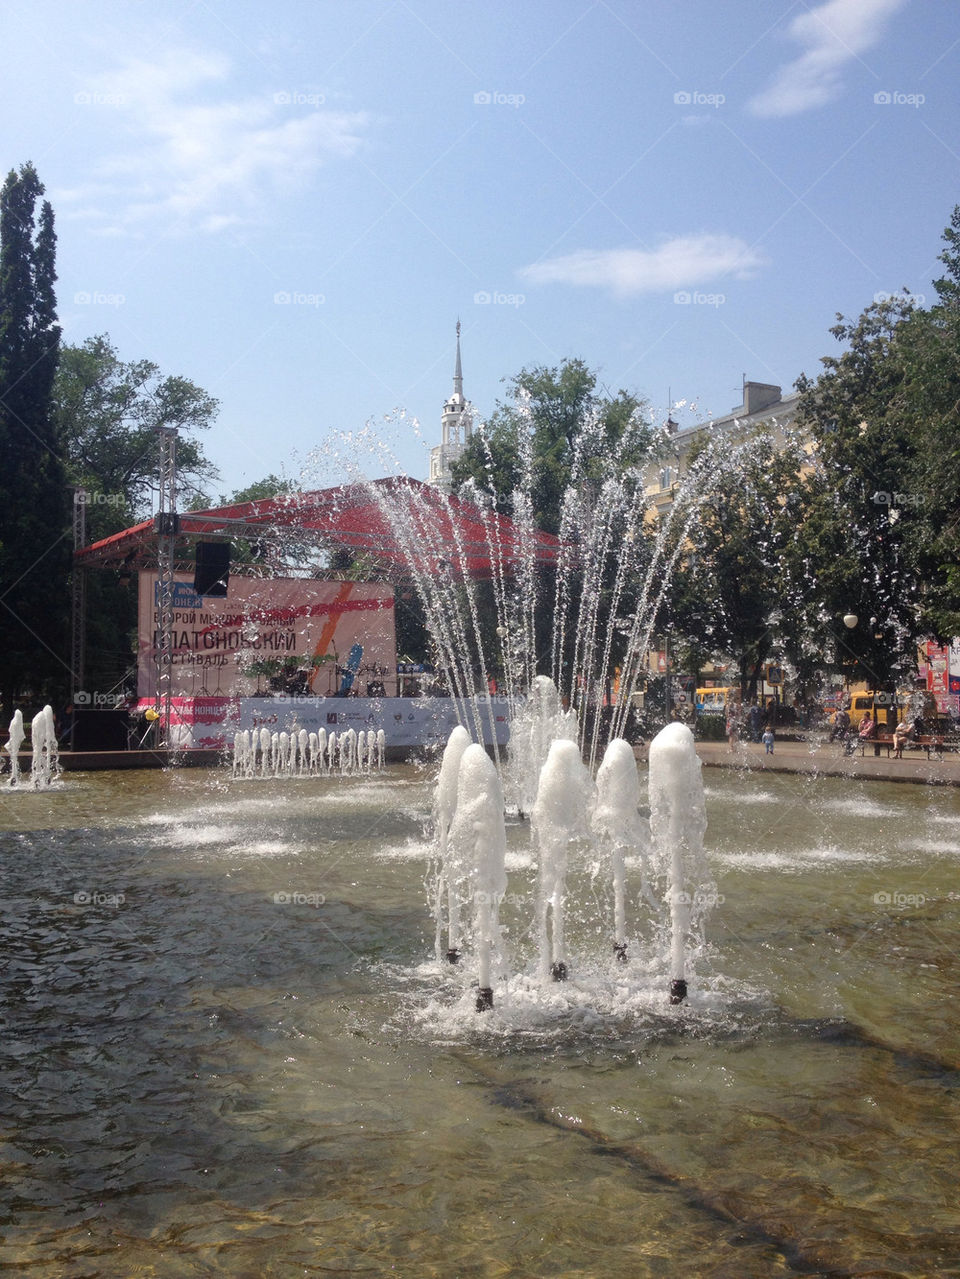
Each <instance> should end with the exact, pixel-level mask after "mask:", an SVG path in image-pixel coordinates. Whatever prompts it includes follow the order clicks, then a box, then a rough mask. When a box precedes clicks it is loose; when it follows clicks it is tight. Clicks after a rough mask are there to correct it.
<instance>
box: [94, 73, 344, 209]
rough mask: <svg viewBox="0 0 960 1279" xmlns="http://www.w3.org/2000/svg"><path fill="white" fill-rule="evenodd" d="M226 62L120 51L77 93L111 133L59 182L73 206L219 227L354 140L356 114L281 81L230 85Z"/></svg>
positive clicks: (258, 206)
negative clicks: (82, 179) (274, 85)
mask: <svg viewBox="0 0 960 1279" xmlns="http://www.w3.org/2000/svg"><path fill="white" fill-rule="evenodd" d="M229 74H230V67H229V64H228V63H227V62H226V60H224V59H223V58H220V57H210V56H206V55H203V54H196V53H191V52H183V51H181V52H178V53H175V54H173V53H171V54H168V55H167V56H165V57H164V58H162V59H160V60H157V61H155V62H147V61H143V60H131V61H129V62H127V63H126V64H125V65H124V66H123V67H122V68H120V69H119V70H117V71H115V72H113V73H111V74H109V75H104V76H101V77H99V78H98V79H97V80H96V81H95V82H94V83H93V84H92V85H91V86H90V89H89V91H86V92H85V93H84V94H83V95H78V100H79V99H83V100H89V101H90V102H91V103H92V104H93V106H94V107H96V106H97V105H98V104H101V103H102V104H107V105H108V107H109V108H110V109H109V110H107V111H105V112H104V111H101V113H100V116H99V119H100V120H101V121H103V122H104V123H107V124H110V125H112V126H114V137H116V132H117V131H119V133H120V136H119V137H116V145H115V147H114V148H113V150H112V151H110V152H108V154H106V155H105V156H104V158H102V159H101V160H100V161H99V163H97V164H95V165H94V166H93V169H92V181H91V182H90V183H89V184H87V185H86V186H85V187H84V188H82V189H81V190H79V191H73V192H71V193H70V194H71V196H73V197H74V198H75V199H76V200H77V201H78V202H79V204H80V205H81V206H84V207H81V208H79V209H78V210H77V213H78V215H80V216H89V217H92V218H93V219H95V220H96V221H99V222H100V224H101V226H102V229H103V230H104V231H113V232H115V231H116V230H117V229H118V228H122V229H125V230H128V231H136V230H138V229H146V227H147V226H149V225H152V224H154V223H156V222H157V221H158V220H165V221H166V222H167V223H168V224H169V225H170V229H171V230H173V229H176V228H178V227H179V228H181V229H187V230H197V229H199V230H205V231H218V230H221V229H223V228H224V227H227V226H230V225H233V224H236V223H241V222H247V221H251V220H257V219H259V218H260V217H261V216H262V215H263V212H264V210H265V208H266V206H267V203H268V201H269V199H270V197H272V196H274V195H276V194H277V193H278V192H282V191H284V190H290V189H293V188H296V187H298V186H300V185H301V184H302V183H303V182H305V181H306V180H307V179H308V178H309V177H310V176H311V175H312V174H313V172H314V171H315V170H316V169H317V168H318V167H319V166H320V165H321V164H322V163H324V161H326V160H328V159H329V158H331V157H334V156H340V157H348V156H350V155H353V154H354V153H355V152H356V151H357V149H358V148H359V146H360V145H361V140H362V137H361V135H362V132H363V129H364V127H365V125H366V124H367V117H366V115H365V114H363V113H361V112H343V111H331V110H327V109H326V108H325V107H324V106H323V105H322V102H323V99H322V96H321V95H310V101H311V103H315V104H317V105H311V106H308V107H306V108H304V107H303V106H300V105H297V104H296V103H295V104H294V105H291V102H290V99H291V95H290V94H289V93H285V92H277V93H273V92H265V93H263V94H262V95H261V96H249V95H248V96H245V97H243V98H237V97H233V96H231V95H230V94H229V91H228V86H227V81H228V78H229ZM78 109H79V110H83V109H86V108H85V107H84V106H83V105H81V106H79V107H78ZM107 210H109V212H108V211H107Z"/></svg>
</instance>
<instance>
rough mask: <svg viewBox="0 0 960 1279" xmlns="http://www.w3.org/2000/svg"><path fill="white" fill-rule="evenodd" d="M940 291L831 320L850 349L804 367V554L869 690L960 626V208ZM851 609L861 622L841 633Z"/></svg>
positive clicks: (888, 682) (903, 671)
mask: <svg viewBox="0 0 960 1279" xmlns="http://www.w3.org/2000/svg"><path fill="white" fill-rule="evenodd" d="M943 238H944V241H945V243H946V248H945V249H944V251H943V252H942V253H941V255H940V260H941V262H943V264H944V266H945V268H946V270H945V273H944V275H943V276H941V278H940V279H938V280H936V281H935V282H934V287H935V289H936V293H937V298H938V301H937V303H936V304H935V305H933V306H931V307H929V308H922V307H918V306H916V305H915V304H914V302H913V299H912V298H911V297H910V295H909V294H904V295H903V296H900V297H895V298H892V299H888V300H886V301H882V302H878V303H875V304H873V305H872V306H869V307H867V308H866V310H865V311H864V312H863V314H862V315H861V316H860V318H859V319H858V320H857V321H856V322H855V323H850V322H846V321H845V320H844V319H843V317H842V316H838V323H837V325H836V326H835V327H834V329H833V330H832V332H833V334H834V336H835V337H836V338H837V339H838V340H839V341H841V342H843V343H844V344H845V346H846V350H845V351H844V352H843V354H842V355H840V356H838V357H833V356H831V357H828V358H826V359H824V360H823V365H824V372H823V373H822V374H821V375H820V377H819V378H817V379H816V381H813V380H811V379H808V378H801V379H800V380H799V381H798V383H797V388H798V390H799V391H800V392H801V400H800V422H801V424H802V425H804V426H806V427H807V429H808V430H810V432H811V434H812V435H813V438H814V439H815V441H816V444H817V457H818V469H817V473H816V476H815V478H814V480H813V481H812V490H813V494H814V497H815V502H814V507H813V512H812V515H811V518H810V520H809V521H808V537H807V543H808V553H809V555H810V558H811V560H812V561H813V562H814V563H815V564H816V566H817V574H816V577H817V592H818V596H819V599H820V601H821V604H822V608H823V613H824V616H825V618H826V619H828V624H829V625H830V626H831V627H832V628H833V629H834V630H839V631H840V639H841V646H842V647H843V648H844V649H846V650H847V652H848V656H849V657H850V659H851V660H852V659H853V658H856V660H857V662H858V663H859V668H860V673H862V675H863V677H864V678H865V679H866V680H867V682H868V683H870V684H872V685H873V686H874V687H878V688H886V687H890V686H892V685H893V684H895V683H897V682H898V681H902V679H903V677H904V676H905V675H907V674H908V673H909V671H910V669H911V667H912V666H913V664H914V660H915V659H914V654H915V648H916V641H917V640H918V639H919V638H921V637H922V636H924V635H931V634H932V635H936V636H937V637H939V638H941V639H946V638H948V637H949V636H951V635H954V634H957V633H958V631H960V569H958V562H960V434H958V427H960V206H958V207H957V208H955V209H954V211H953V215H952V218H951V222H950V225H949V226H948V227H947V228H946V230H945V231H944V236H943ZM844 613H853V614H856V616H857V617H858V618H859V619H860V621H859V623H858V625H857V627H856V628H854V630H853V632H852V633H850V634H847V635H844V634H843V633H842V627H840V628H838V627H837V621H838V619H839V618H840V617H842V615H843V614H844Z"/></svg>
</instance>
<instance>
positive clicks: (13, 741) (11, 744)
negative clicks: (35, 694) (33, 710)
mask: <svg viewBox="0 0 960 1279" xmlns="http://www.w3.org/2000/svg"><path fill="white" fill-rule="evenodd" d="M25 737H26V730H25V729H24V727H23V711H21V710H16V711H14V712H13V719H12V720H11V721H10V731H9V733H8V736H7V744H6V746H5V747H4V750H5V751H7V753H8V754H9V756H10V780H9V782H8V783H7V785H8V786H19V784H20V747H21V746H22V745H23V739H24V738H25Z"/></svg>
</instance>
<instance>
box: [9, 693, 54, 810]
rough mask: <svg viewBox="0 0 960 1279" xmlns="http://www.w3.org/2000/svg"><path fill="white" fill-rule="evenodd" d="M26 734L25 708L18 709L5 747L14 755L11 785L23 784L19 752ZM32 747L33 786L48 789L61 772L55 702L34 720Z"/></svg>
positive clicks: (31, 771)
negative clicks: (23, 710) (23, 709)
mask: <svg viewBox="0 0 960 1279" xmlns="http://www.w3.org/2000/svg"><path fill="white" fill-rule="evenodd" d="M25 736H26V734H25V731H24V727H23V712H22V711H20V710H16V711H14V713H13V718H12V719H11V721H10V728H9V732H8V736H7V744H6V746H5V747H4V749H5V750H6V751H7V753H8V754H9V756H10V779H9V781H8V782H7V785H8V786H11V787H15V786H20V785H22V782H21V775H20V758H19V754H20V748H21V746H22V745H23V742H24V738H25ZM30 748H31V752H32V754H31V761H30V786H31V787H32V788H33V789H34V790H46V789H48V788H49V786H50V785H51V784H52V783H53V782H55V781H56V780H57V779H58V778H59V776H60V759H59V749H58V744H57V731H56V725H55V723H54V718H53V707H52V706H49V705H48V706H44V708H43V709H42V710H40V711H38V712H37V714H36V715H34V717H33V719H32V720H31V722H30Z"/></svg>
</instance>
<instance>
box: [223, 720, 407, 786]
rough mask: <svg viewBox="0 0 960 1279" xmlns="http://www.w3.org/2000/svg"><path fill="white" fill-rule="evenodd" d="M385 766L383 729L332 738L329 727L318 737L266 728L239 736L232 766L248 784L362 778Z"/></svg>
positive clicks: (246, 730)
mask: <svg viewBox="0 0 960 1279" xmlns="http://www.w3.org/2000/svg"><path fill="white" fill-rule="evenodd" d="M385 761H386V735H385V734H384V732H383V729H380V730H378V731H377V732H374V730H373V729H368V730H360V731H356V730H354V729H347V730H346V731H345V732H343V733H340V734H339V735H338V734H337V733H336V732H331V733H329V735H328V734H327V731H326V729H323V728H321V729H318V730H317V731H316V732H307V730H306V729H305V728H301V729H292V730H291V731H290V732H287V731H286V730H282V731H281V732H271V731H270V729H268V728H261V729H259V730H257V729H254V730H252V731H251V730H249V729H242V730H240V731H238V732H236V733H234V735H233V749H232V752H231V761H230V767H231V772H232V775H233V776H234V777H235V778H238V779H248V780H249V779H251V778H256V777H259V778H261V779H262V778H266V777H272V778H293V777H300V778H302V777H315V776H319V775H320V774H327V775H329V774H331V773H334V772H339V773H340V775H341V776H346V775H349V776H358V775H361V774H366V773H370V772H374V771H376V772H382V771H383V768H384V766H385Z"/></svg>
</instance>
